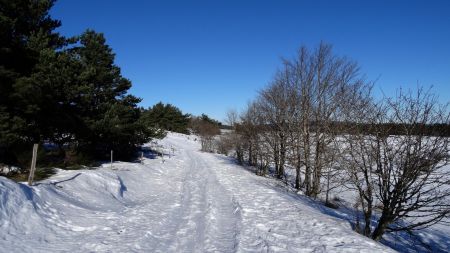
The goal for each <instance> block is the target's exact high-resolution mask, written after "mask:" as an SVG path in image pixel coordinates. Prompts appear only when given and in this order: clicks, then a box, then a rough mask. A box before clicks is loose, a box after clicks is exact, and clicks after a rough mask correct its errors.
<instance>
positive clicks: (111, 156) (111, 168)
mask: <svg viewBox="0 0 450 253" xmlns="http://www.w3.org/2000/svg"><path fill="white" fill-rule="evenodd" d="M112 164H113V150H112V149H111V169H112V167H113V166H112Z"/></svg>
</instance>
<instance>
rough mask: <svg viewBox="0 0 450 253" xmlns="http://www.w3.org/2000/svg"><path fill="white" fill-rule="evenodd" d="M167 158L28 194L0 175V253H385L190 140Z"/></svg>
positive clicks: (80, 174) (56, 182)
mask: <svg viewBox="0 0 450 253" xmlns="http://www.w3.org/2000/svg"><path fill="white" fill-rule="evenodd" d="M160 144H162V145H163V146H164V147H165V151H166V152H167V153H171V157H170V158H169V157H168V155H166V156H165V158H164V162H163V160H162V159H161V158H158V159H150V158H147V159H144V162H143V164H139V163H114V167H113V169H111V168H109V165H105V166H104V167H103V168H100V169H97V170H78V171H63V170H60V171H59V172H58V173H57V175H55V176H53V177H51V178H50V179H47V180H44V181H42V182H39V183H38V184H37V185H36V186H33V187H28V186H27V185H24V184H17V183H14V182H12V181H10V180H8V179H6V178H4V177H0V252H313V251H314V252H389V251H392V250H391V249H389V248H387V247H385V246H383V245H381V244H379V243H376V242H374V241H372V240H369V239H367V238H365V237H363V236H360V235H358V234H356V233H354V232H353V231H352V230H351V228H350V225H349V224H348V223H346V222H343V221H342V220H338V219H334V218H332V217H330V216H327V215H325V214H322V213H320V212H319V211H317V209H316V208H314V207H313V206H312V205H311V203H312V202H311V201H308V199H307V198H304V197H302V196H297V195H294V194H292V193H289V192H286V191H285V190H283V188H282V187H278V186H277V184H279V182H278V181H275V180H272V179H268V178H262V177H258V176H255V175H253V174H252V173H251V172H249V171H246V170H245V169H244V168H242V167H240V166H237V165H235V164H234V163H233V162H232V161H231V160H229V159H228V158H226V157H223V156H218V155H213V154H206V153H201V152H199V151H198V150H199V146H198V143H197V142H196V141H195V140H194V139H193V137H188V136H185V135H179V134H169V135H168V137H167V138H165V139H164V140H162V141H161V142H160Z"/></svg>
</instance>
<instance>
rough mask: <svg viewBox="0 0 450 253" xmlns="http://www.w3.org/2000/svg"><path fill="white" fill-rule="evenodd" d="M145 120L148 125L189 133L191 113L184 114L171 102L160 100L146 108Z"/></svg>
mask: <svg viewBox="0 0 450 253" xmlns="http://www.w3.org/2000/svg"><path fill="white" fill-rule="evenodd" d="M142 118H143V121H144V122H145V124H146V125H147V126H150V127H153V128H155V129H163V130H167V131H172V132H177V133H183V134H189V130H188V126H189V120H190V115H189V114H183V113H182V112H181V110H180V109H179V108H177V107H176V106H174V105H171V104H163V103H162V102H159V103H157V104H155V105H154V106H153V107H152V108H149V109H148V110H145V111H144V113H143V116H142Z"/></svg>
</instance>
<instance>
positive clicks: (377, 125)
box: [342, 89, 450, 240]
mask: <svg viewBox="0 0 450 253" xmlns="http://www.w3.org/2000/svg"><path fill="white" fill-rule="evenodd" d="M447 108H448V107H447V106H441V105H439V103H438V102H437V100H436V98H435V97H434V96H433V95H432V94H431V93H429V92H425V91H424V90H423V89H419V90H418V91H417V92H416V93H412V92H408V93H403V92H400V93H399V94H398V96H397V97H396V98H395V99H386V101H385V103H383V104H382V105H380V106H378V109H377V110H376V112H377V113H376V114H375V116H376V117H375V118H372V119H369V120H370V121H369V122H370V124H366V125H365V127H364V128H365V129H364V130H365V132H366V133H363V132H361V133H360V134H352V135H348V136H347V150H349V152H348V153H347V155H346V156H342V157H343V158H344V160H345V164H346V165H347V166H348V168H349V170H348V171H349V173H350V174H351V178H352V183H353V185H354V186H355V187H356V189H357V191H358V193H359V196H360V198H361V204H362V209H363V212H364V216H365V223H366V224H365V229H364V234H365V235H367V236H370V237H372V238H373V239H374V240H380V239H381V238H382V236H383V234H384V233H386V232H392V231H404V230H408V231H410V230H414V229H421V228H424V227H427V226H430V225H433V224H435V223H437V222H440V221H441V220H442V219H444V218H448V217H449V216H450V187H449V184H450V176H449V175H448V171H445V170H444V169H443V167H444V166H445V165H447V164H449V161H450V160H449V139H448V137H446V136H443V135H439V134H438V135H435V136H429V133H428V131H427V127H430V126H432V125H434V124H449V123H450V121H449V120H450V113H449V112H448V110H447ZM393 133H395V135H394V134H393ZM374 205H377V206H380V208H381V215H380V216H379V218H378V219H377V222H376V227H375V229H374V230H373V231H372V229H371V224H370V221H371V218H372V212H373V211H372V210H373V206H374Z"/></svg>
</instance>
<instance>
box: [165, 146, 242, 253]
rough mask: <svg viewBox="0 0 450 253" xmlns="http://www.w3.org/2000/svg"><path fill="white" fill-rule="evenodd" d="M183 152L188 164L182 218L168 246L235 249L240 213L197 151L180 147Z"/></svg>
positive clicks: (187, 249)
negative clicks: (172, 240) (183, 149)
mask: <svg viewBox="0 0 450 253" xmlns="http://www.w3.org/2000/svg"><path fill="white" fill-rule="evenodd" d="M183 154H184V156H185V157H186V158H188V159H187V161H186V162H187V164H189V165H188V166H187V170H186V171H185V173H186V174H185V178H184V182H183V187H182V201H181V209H182V210H183V214H182V217H183V218H182V222H181V224H179V228H178V231H177V232H176V235H175V236H176V238H175V239H176V241H175V243H174V245H172V247H170V250H171V251H172V250H173V251H175V252H180V251H183V252H234V251H236V248H237V244H238V234H239V225H238V224H239V219H240V216H239V214H238V213H237V212H236V211H235V210H236V208H235V206H236V205H235V203H234V202H233V199H232V197H231V195H230V194H229V193H228V192H227V191H226V190H225V188H223V186H221V185H220V183H219V182H218V180H217V178H216V175H215V174H214V172H213V171H212V169H211V168H210V167H209V166H208V164H207V163H206V162H205V161H204V160H203V159H201V157H200V156H199V154H196V153H195V151H184V152H183Z"/></svg>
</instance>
